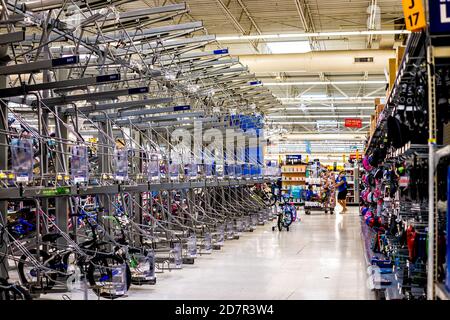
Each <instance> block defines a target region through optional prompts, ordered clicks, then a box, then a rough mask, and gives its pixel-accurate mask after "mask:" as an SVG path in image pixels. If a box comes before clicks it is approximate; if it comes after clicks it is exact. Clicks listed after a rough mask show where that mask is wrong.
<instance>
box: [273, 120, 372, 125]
mask: <svg viewBox="0 0 450 320" xmlns="http://www.w3.org/2000/svg"><path fill="white" fill-rule="evenodd" d="M337 123H339V124H344V121H339V122H337ZM369 123H370V122H369V121H362V124H363V125H364V124H369ZM276 124H299V125H317V121H279V122H278V121H277V122H276Z"/></svg>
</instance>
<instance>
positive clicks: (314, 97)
mask: <svg viewBox="0 0 450 320" xmlns="http://www.w3.org/2000/svg"><path fill="white" fill-rule="evenodd" d="M309 97H310V98H309ZM377 98H381V97H327V96H326V95H317V96H313V95H311V96H306V95H304V96H301V97H300V98H278V99H280V100H281V101H285V100H296V101H308V100H311V101H314V100H329V101H339V100H351V101H353V100H354V101H360V100H375V99H377Z"/></svg>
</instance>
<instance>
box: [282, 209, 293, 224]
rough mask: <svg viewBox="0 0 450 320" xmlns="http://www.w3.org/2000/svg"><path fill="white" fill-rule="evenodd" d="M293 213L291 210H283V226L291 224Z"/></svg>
mask: <svg viewBox="0 0 450 320" xmlns="http://www.w3.org/2000/svg"><path fill="white" fill-rule="evenodd" d="M292 221H293V215H292V211H291V210H287V211H285V212H283V226H284V227H285V228H287V227H289V226H290V225H291V224H292Z"/></svg>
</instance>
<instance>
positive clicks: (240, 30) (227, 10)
mask: <svg viewBox="0 0 450 320" xmlns="http://www.w3.org/2000/svg"><path fill="white" fill-rule="evenodd" d="M216 2H217V3H218V4H219V6H220V7H221V8H222V10H223V11H224V12H225V14H226V15H227V16H228V19H230V21H231V22H232V23H233V25H234V26H235V27H236V29H237V30H238V31H239V32H240V33H242V35H243V36H245V35H247V34H248V33H247V31H245V29H244V27H243V26H242V25H241V24H240V23H239V21H237V19H236V18H235V17H234V16H233V14H232V13H231V11H230V9H228V7H227V6H226V5H225V3H223V1H222V0H216ZM260 35H261V34H260ZM255 40H257V39H255ZM218 41H219V40H218ZM248 42H249V43H250V44H251V45H252V47H253V48H254V49H255V51H256V52H259V50H258V44H257V42H255V41H254V40H251V39H249V40H248Z"/></svg>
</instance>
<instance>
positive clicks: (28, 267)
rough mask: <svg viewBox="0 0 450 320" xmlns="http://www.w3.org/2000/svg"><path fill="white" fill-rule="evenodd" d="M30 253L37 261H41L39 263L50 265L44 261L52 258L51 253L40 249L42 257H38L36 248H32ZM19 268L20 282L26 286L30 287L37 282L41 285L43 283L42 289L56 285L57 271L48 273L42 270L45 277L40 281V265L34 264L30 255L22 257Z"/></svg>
mask: <svg viewBox="0 0 450 320" xmlns="http://www.w3.org/2000/svg"><path fill="white" fill-rule="evenodd" d="M30 254H31V256H32V257H34V259H35V260H36V261H39V263H41V264H43V266H45V267H49V266H47V265H45V263H44V262H45V261H47V260H48V259H50V255H49V254H48V253H47V252H45V251H43V250H40V251H39V254H40V258H38V255H37V250H36V249H31V250H30ZM17 269H18V271H19V278H20V282H21V283H22V285H24V286H25V287H28V286H30V285H31V284H33V283H37V284H39V285H40V284H42V286H43V287H42V289H45V290H50V289H51V288H53V286H54V285H55V281H56V278H57V274H56V273H51V274H46V273H44V272H42V274H41V276H42V278H43V281H40V280H39V279H38V271H39V267H35V266H34V265H33V263H32V259H31V257H30V256H29V255H25V254H24V255H22V256H21V257H20V261H19V263H18V264H17Z"/></svg>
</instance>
